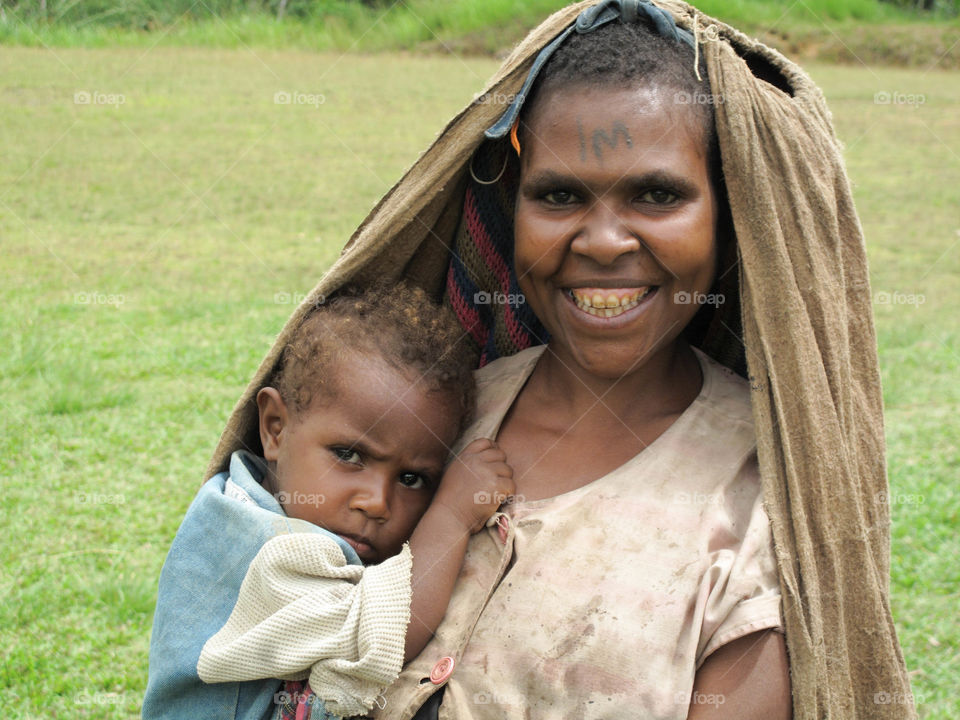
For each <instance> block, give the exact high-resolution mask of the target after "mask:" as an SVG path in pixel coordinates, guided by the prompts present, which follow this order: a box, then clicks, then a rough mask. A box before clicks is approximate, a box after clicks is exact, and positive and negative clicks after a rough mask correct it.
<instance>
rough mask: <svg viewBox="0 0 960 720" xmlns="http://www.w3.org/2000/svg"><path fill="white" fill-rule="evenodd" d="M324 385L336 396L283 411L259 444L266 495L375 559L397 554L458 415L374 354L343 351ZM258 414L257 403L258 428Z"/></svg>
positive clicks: (439, 470)
mask: <svg viewBox="0 0 960 720" xmlns="http://www.w3.org/2000/svg"><path fill="white" fill-rule="evenodd" d="M328 380H333V382H332V383H331V387H333V388H335V390H334V391H333V394H332V397H324V398H318V399H317V400H316V401H315V402H314V403H313V404H312V405H311V406H310V408H308V409H307V410H304V411H302V412H299V413H297V412H296V411H294V410H293V409H292V408H284V410H285V411H286V412H285V414H286V421H285V422H284V423H282V424H280V425H278V426H277V427H279V432H278V433H277V434H276V442H275V443H272V446H270V445H271V443H270V442H266V443H264V455H265V456H266V459H267V460H268V461H269V462H270V464H271V469H272V471H273V477H272V481H273V487H272V488H271V490H272V491H273V492H274V493H275V494H276V497H277V498H278V500H279V501H280V503H281V505H282V506H283V509H284V511H285V512H286V513H287V515H289V516H291V517H296V518H300V519H302V520H307V521H309V522H312V523H314V524H315V525H318V526H320V527H322V528H324V529H326V530H329V531H330V532H333V533H335V534H337V535H339V536H340V537H342V538H344V539H345V540H346V541H347V542H348V543H350V545H352V546H353V548H354V549H355V550H356V551H357V554H358V555H359V556H360V559H361V560H363V562H364V563H368V564H369V563H377V562H380V561H382V560H385V559H386V558H388V557H391V556H392V555H395V554H396V553H398V552H399V551H400V548H401V547H402V545H403V543H404V541H406V540H407V539H408V538H409V537H410V534H411V533H412V532H413V528H414V526H415V525H416V524H417V522H418V521H419V520H420V517H421V516H422V515H423V513H424V511H425V510H426V509H427V506H428V505H429V504H430V500H431V499H432V497H433V493H434V491H435V490H436V487H437V485H438V484H439V482H440V478H441V476H442V474H443V468H444V463H445V461H446V458H447V454H448V452H449V447H450V446H451V445H452V444H453V442H454V441H455V440H456V426H457V421H458V417H457V415H456V413H455V412H454V410H453V409H452V408H450V407H449V403H448V402H444V401H445V398H444V397H442V396H440V395H438V394H435V393H427V392H426V388H425V386H424V385H423V384H422V383H420V382H417V381H418V378H417V377H416V375H414V374H413V373H403V372H398V371H397V370H396V369H394V368H392V367H391V366H390V365H388V364H387V363H385V362H384V361H383V360H382V359H380V358H377V357H367V356H351V355H347V356H346V357H344V358H343V359H341V360H339V361H338V367H337V368H336V372H335V374H334V377H332V378H330V377H328ZM263 415H264V407H263V405H261V427H263V419H264V418H263Z"/></svg>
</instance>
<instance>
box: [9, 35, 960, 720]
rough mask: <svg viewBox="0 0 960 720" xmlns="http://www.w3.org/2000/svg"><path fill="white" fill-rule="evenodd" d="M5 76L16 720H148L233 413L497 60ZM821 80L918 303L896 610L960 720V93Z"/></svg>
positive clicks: (863, 208)
mask: <svg viewBox="0 0 960 720" xmlns="http://www.w3.org/2000/svg"><path fill="white" fill-rule="evenodd" d="M0 66H2V67H4V68H5V72H4V74H3V85H2V87H0V146H2V147H3V149H4V161H3V163H2V164H0V238H2V253H0V302H2V304H3V307H4V313H3V314H2V315H0V338H2V339H3V345H4V351H3V353H0V403H2V412H0V483H2V489H3V494H4V502H3V503H2V505H0V524H2V527H3V528H4V529H5V534H6V538H5V541H4V545H3V548H4V552H3V553H2V554H0V598H2V599H3V602H2V604H0V647H2V648H3V649H4V655H5V658H4V662H3V663H2V665H0V707H2V708H3V711H4V712H3V715H4V718H7V719H9V720H18V719H19V718H33V717H37V716H41V715H48V714H49V715H62V716H65V717H71V718H73V717H77V718H133V717H136V716H137V713H138V708H139V702H140V698H141V696H142V693H143V690H144V684H145V680H146V659H147V648H148V639H149V631H150V622H151V614H152V611H153V603H154V600H155V592H156V582H157V576H158V573H159V570H160V566H161V564H162V562H163V558H164V555H165V553H166V550H167V548H168V546H169V543H170V541H171V539H172V537H173V534H174V533H175V531H176V528H177V526H178V524H179V522H180V519H181V517H182V514H183V512H184V511H185V509H186V507H187V505H188V503H189V502H190V499H191V497H192V496H193V494H194V492H195V491H196V489H197V488H198V486H199V483H200V480H201V475H202V472H203V468H204V467H205V465H206V462H207V460H208V458H209V455H210V453H211V451H212V449H213V447H214V445H215V443H216V440H217V436H218V434H219V432H220V431H221V430H222V429H223V426H224V422H225V420H226V417H227V415H228V414H229V412H230V410H231V408H232V406H233V403H234V402H235V401H236V399H237V398H238V397H239V394H240V392H241V391H242V389H243V388H244V387H245V385H246V383H247V381H248V380H249V378H250V377H251V375H252V373H253V372H254V370H255V368H256V367H257V365H258V363H259V360H260V358H261V357H262V356H263V354H264V353H265V352H266V351H267V349H268V348H269V347H270V345H271V343H272V340H273V337H274V336H275V334H276V333H277V332H278V331H279V329H280V327H281V326H282V324H283V322H284V320H285V319H286V318H287V316H288V315H289V313H290V312H291V311H292V309H293V305H292V304H291V299H296V297H297V295H298V294H303V293H305V292H307V291H308V290H309V289H310V288H311V287H312V286H313V285H314V283H315V282H316V280H317V279H318V278H319V277H320V275H321V274H322V272H323V271H324V269H325V268H327V267H328V266H329V264H330V263H331V262H332V261H333V259H334V258H335V257H336V255H337V253H338V251H339V248H340V246H341V245H342V243H343V242H344V240H345V239H346V238H347V237H348V236H349V234H350V232H351V231H352V229H353V228H354V227H355V226H356V225H357V224H358V223H359V221H360V220H361V219H362V218H363V216H364V215H365V214H366V212H367V210H368V209H369V208H370V207H371V206H372V205H373V204H374V203H375V202H376V200H377V199H378V198H379V197H380V195H381V194H382V193H383V192H384V191H385V190H387V189H388V188H389V187H390V185H391V184H392V183H393V182H394V180H395V179H396V178H397V177H399V175H400V173H401V172H402V171H403V169H404V168H406V167H407V166H409V164H410V163H412V162H413V161H414V160H415V158H416V157H417V154H418V152H419V151H420V150H422V149H423V148H424V147H425V146H426V144H427V143H428V142H429V141H430V140H431V139H432V138H433V137H434V135H435V133H436V132H438V131H439V130H440V129H441V128H442V127H443V125H444V124H445V122H446V121H447V120H448V119H449V117H450V116H451V115H452V114H453V113H454V112H455V111H457V110H458V109H459V108H460V107H461V106H463V105H464V104H465V103H467V102H468V101H469V100H470V99H471V97H472V96H473V93H474V92H476V91H478V90H479V89H480V88H481V86H482V84H483V82H484V80H485V79H486V78H487V77H489V75H491V74H492V72H493V71H494V69H495V63H494V62H492V61H489V60H482V59H461V58H458V57H447V58H436V57H434V58H423V57H409V56H404V55H397V54H394V55H377V56H362V55H334V54H313V53H308V52H294V51H283V52H278V51H267V50H257V51H251V50H246V49H244V50H239V51H228V50H195V49H174V48H156V49H154V50H152V51H149V52H145V51H144V49H142V48H140V49H119V50H109V51H107V50H89V49H56V50H37V49H29V48H5V49H0ZM813 74H814V76H815V78H817V79H818V80H819V81H820V82H821V83H822V85H823V87H824V88H825V90H826V92H827V95H828V97H829V98H830V100H831V106H832V108H833V111H834V114H835V121H836V124H837V127H838V131H839V133H840V135H841V137H842V138H843V139H844V140H845V141H846V143H847V157H848V163H849V167H850V172H851V175H852V177H853V179H854V181H855V183H856V194H857V201H858V203H859V209H860V212H861V217H862V220H863V224H864V229H865V231H866V235H867V240H868V249H869V253H870V257H871V261H872V272H873V289H874V291H875V292H876V293H888V295H889V297H890V299H892V300H893V299H897V298H900V300H903V299H906V298H908V297H909V295H915V296H916V295H923V300H924V301H923V303H922V304H919V305H918V304H906V303H905V302H900V301H898V302H896V303H893V302H890V303H887V304H879V303H878V304H877V305H876V306H875V310H876V314H877V324H878V331H879V339H880V351H881V361H882V369H883V379H884V397H885V401H886V405H887V436H888V441H889V466H890V477H891V486H892V495H893V498H894V505H893V511H894V526H893V536H894V544H893V565H894V568H893V578H892V590H893V610H894V616H895V619H896V622H897V626H898V628H899V631H900V634H901V638H902V641H903V645H904V649H905V652H906V657H907V663H908V665H909V669H910V670H911V672H912V673H913V676H912V677H913V681H914V686H915V693H916V695H917V697H918V699H920V700H921V705H920V707H921V712H922V716H923V717H925V718H931V719H932V718H937V719H941V718H942V719H947V718H954V717H958V716H960V700H958V698H957V697H956V693H955V691H954V688H955V687H956V684H957V683H956V678H957V675H958V671H960V661H958V659H957V658H958V656H957V654H956V647H957V645H958V641H960V630H958V627H957V624H956V621H955V617H956V607H957V603H958V599H960V598H958V587H960V582H958V580H960V577H958V571H957V569H956V567H957V566H956V561H955V558H956V557H958V556H960V540H958V534H957V526H958V518H957V513H958V508H960V498H958V491H957V489H956V477H957V470H958V464H960V462H958V455H960V451H958V446H957V437H958V432H957V428H958V423H957V421H956V419H955V418H956V417H957V410H958V395H960V390H958V389H957V383H956V377H957V376H958V369H960V359H958V354H960V338H958V325H957V321H956V307H957V305H958V304H960V285H958V283H957V276H958V274H960V268H958V264H960V263H958V247H960V235H958V230H960V225H958V221H957V215H956V208H957V207H958V205H960V189H958V188H960V162H958V153H960V122H958V120H957V118H958V117H960V114H958V112H957V110H958V106H960V82H958V80H960V75H958V74H948V73H927V74H923V73H921V72H916V71H896V72H894V71H889V70H885V71H882V72H881V71H878V70H870V69H840V68H837V67H831V66H816V67H814V68H813ZM278 92H291V93H301V94H302V95H303V96H304V97H305V98H307V97H308V96H310V95H312V96H314V97H313V100H314V101H315V102H314V103H313V104H299V105H295V104H290V105H282V104H276V103H275V102H274V97H275V94H276V93H278ZM877 92H888V93H891V97H893V96H894V94H896V93H901V94H903V95H904V96H908V95H913V96H914V100H915V101H916V100H918V98H917V96H919V95H923V96H924V102H923V104H921V105H916V104H914V105H906V104H888V105H881V104H875V103H874V95H875V93H877ZM78 93H88V94H89V98H90V100H91V102H90V103H89V104H78V103H76V102H75V96H76V97H80V98H82V97H83V96H82V95H79V96H78ZM321 95H322V100H323V102H322V103H321V102H320V99H321V98H320V96H321ZM111 96H113V97H112V98H111ZM898 97H899V96H898ZM121 99H122V101H123V102H122V103H121V102H120V101H121ZM111 101H112V102H111ZM885 297H887V296H881V295H878V300H882V299H883V298H885Z"/></svg>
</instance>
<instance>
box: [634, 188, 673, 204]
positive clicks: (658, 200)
mask: <svg viewBox="0 0 960 720" xmlns="http://www.w3.org/2000/svg"><path fill="white" fill-rule="evenodd" d="M638 199H639V200H640V201H641V202H644V203H650V204H651V205H670V204H671V203H674V202H676V201H677V199H678V197H677V194H676V193H672V192H670V191H669V190H662V189H659V188H657V189H653V190H647V191H646V192H645V193H643V194H642V195H640V197H639V198H638Z"/></svg>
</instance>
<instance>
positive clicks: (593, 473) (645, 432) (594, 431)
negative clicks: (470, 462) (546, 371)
mask: <svg viewBox="0 0 960 720" xmlns="http://www.w3.org/2000/svg"><path fill="white" fill-rule="evenodd" d="M545 420H547V421H546V422H545ZM674 420H676V417H675V416H674V417H667V418H662V419H659V420H657V421H655V422H650V423H648V424H646V425H640V426H633V427H631V426H628V425H626V424H625V423H621V422H618V421H616V420H615V419H614V420H610V419H609V418H607V419H605V420H604V422H603V423H597V422H595V420H591V418H580V419H577V418H569V419H566V420H563V419H559V418H544V417H543V416H542V414H537V413H532V412H529V411H527V410H525V409H524V408H523V407H519V408H517V410H516V411H514V412H511V413H510V414H508V416H507V417H506V419H505V420H504V422H503V424H502V425H501V427H500V431H499V433H498V434H497V438H496V440H497V444H498V445H500V447H501V448H502V449H503V451H504V452H505V453H506V455H507V462H508V463H509V464H510V466H511V467H512V468H513V478H514V482H515V483H516V494H517V496H518V497H522V498H523V499H525V500H541V499H544V498H550V497H555V496H557V495H561V494H563V493H567V492H570V491H572V490H576V489H577V488H581V487H583V486H585V485H587V484H589V483H591V482H593V481H595V480H597V479H598V478H601V477H604V476H606V475H608V474H609V473H611V472H613V471H614V470H616V469H617V468H619V467H621V466H623V465H625V464H626V463H628V462H629V461H630V460H632V459H633V458H634V457H636V456H637V455H639V454H640V453H641V452H643V451H644V450H646V448H648V447H649V446H650V445H652V444H653V442H654V441H655V440H656V439H657V438H658V437H659V436H660V435H661V434H663V432H664V431H665V430H666V429H667V428H668V427H669V426H670V424H671V423H672V422H673V421H674Z"/></svg>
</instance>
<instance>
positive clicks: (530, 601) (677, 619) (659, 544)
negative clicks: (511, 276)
mask: <svg viewBox="0 0 960 720" xmlns="http://www.w3.org/2000/svg"><path fill="white" fill-rule="evenodd" d="M543 349H544V348H543V346H540V347H535V348H529V349H527V350H524V351H523V352H520V353H518V354H517V355H513V356H511V357H508V358H502V359H500V360H497V361H496V362H494V363H492V364H490V365H488V366H486V367H484V368H483V369H481V370H480V371H479V372H478V377H477V380H478V383H479V409H478V419H477V421H476V422H475V423H474V425H473V426H472V427H471V428H470V429H469V430H468V431H467V433H465V435H464V437H463V438H462V439H461V441H460V446H461V447H462V446H463V445H465V444H466V443H468V442H470V441H471V440H473V439H475V438H477V437H490V438H496V435H497V432H498V430H499V427H500V424H501V422H502V421H503V418H504V416H505V415H506V413H507V411H508V410H509V408H510V406H511V405H512V404H513V402H514V400H515V399H516V397H517V395H518V393H519V392H520V389H521V388H522V387H523V385H524V383H525V382H526V380H527V378H528V377H529V376H530V373H531V372H532V370H533V367H534V365H535V364H536V362H537V360H538V358H539V357H540V355H541V353H542V352H543ZM697 358H698V359H699V361H700V365H701V367H702V369H703V378H704V382H703V387H702V389H701V391H700V393H699V395H698V396H697V398H696V399H695V400H694V401H693V403H692V404H691V405H690V406H689V407H688V408H687V409H686V410H685V411H684V412H683V413H682V414H681V416H680V417H679V418H678V419H677V420H676V422H674V424H673V425H671V426H670V428H668V429H667V431H666V432H664V433H663V434H662V435H661V436H660V437H659V438H658V439H657V440H656V441H655V442H653V443H652V444H651V445H650V446H649V447H647V448H646V449H645V450H644V451H643V452H641V453H640V454H638V455H636V456H635V457H633V458H632V459H631V460H629V461H628V462H627V463H625V464H624V465H622V466H620V467H619V468H617V469H615V470H613V471H612V472H610V473H609V474H607V475H605V476H603V477H601V478H599V479H597V480H594V481H593V482H591V483H588V484H587V485H585V486H583V487H581V488H578V489H576V490H572V491H570V492H567V493H563V494H561V495H558V496H555V497H552V498H547V499H543V500H537V501H531V502H517V503H515V504H512V505H508V506H505V508H504V512H502V513H498V514H497V515H496V516H495V517H494V518H493V519H492V520H491V522H490V523H489V524H488V527H487V528H486V529H485V530H484V531H482V532H480V533H478V534H477V535H475V536H474V537H473V538H472V539H471V541H470V545H469V547H468V550H467V557H466V559H465V561H464V565H463V568H462V570H461V572H460V576H459V578H458V580H457V585H456V588H455V589H454V594H453V598H452V599H451V602H450V605H449V606H448V609H447V614H446V616H445V618H444V620H443V622H442V623H441V625H440V627H439V628H438V630H437V633H436V635H435V637H434V638H433V640H432V641H431V642H430V643H429V644H428V645H427V647H426V648H425V649H424V650H423V652H422V653H421V654H420V655H419V656H418V657H417V658H416V659H415V660H414V661H412V662H411V663H410V664H409V665H408V666H407V667H406V668H405V669H404V670H403V672H402V673H401V675H400V678H399V679H398V680H397V682H396V683H394V685H393V686H391V688H390V689H389V690H388V691H387V693H386V696H385V700H386V702H385V703H384V706H383V709H382V710H381V711H380V712H379V713H378V717H381V718H404V719H405V718H410V717H412V715H413V714H414V712H416V710H417V708H419V707H420V705H421V704H422V703H423V702H424V701H425V700H426V699H427V697H429V696H430V695H431V694H432V693H433V692H435V691H436V690H437V689H438V687H439V686H440V685H442V684H446V686H447V688H446V694H445V696H444V699H443V704H442V706H441V709H440V718H441V720H446V719H448V718H451V719H452V718H456V719H457V720H464V719H467V718H469V719H470V720H488V719H489V720H494V719H496V720H504V719H512V718H517V719H518V720H519V719H521V718H523V719H524V720H537V719H538V718H617V719H618V720H619V719H622V718H641V717H642V718H646V719H650V720H653V719H661V718H662V719H664V720H666V719H667V718H670V719H676V720H682V719H684V718H686V717H687V711H688V708H689V706H690V702H691V694H692V689H693V679H694V673H695V671H696V669H697V668H698V667H699V666H700V664H701V663H702V662H703V661H704V659H705V658H706V657H707V656H708V655H709V654H710V653H711V652H713V651H714V650H716V649H717V648H718V647H720V646H721V645H724V644H725V643H729V642H730V641H732V640H735V639H737V638H739V637H742V636H744V635H747V634H749V633H752V632H755V631H757V630H762V629H768V628H776V629H780V628H781V622H782V621H781V615H780V592H779V586H778V578H777V569H776V567H777V566H776V560H775V557H774V552H773V543H772V539H771V534H770V528H769V520H768V519H767V515H766V513H765V512H764V509H763V504H762V499H761V494H760V479H759V475H758V470H757V460H756V447H755V439H754V432H753V422H752V419H751V413H750V397H749V389H748V387H747V384H746V382H745V381H744V380H743V379H741V378H739V377H737V376H736V375H734V374H733V373H731V372H730V371H729V370H727V369H726V368H724V367H722V366H721V365H719V364H717V363H716V362H714V361H713V360H711V359H710V358H708V357H707V356H705V355H703V354H702V353H700V352H699V351H697ZM508 462H509V458H508ZM693 699H694V701H697V702H719V699H717V698H710V697H709V696H703V697H698V698H693Z"/></svg>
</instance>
